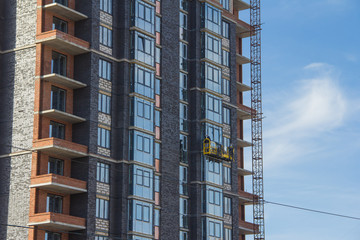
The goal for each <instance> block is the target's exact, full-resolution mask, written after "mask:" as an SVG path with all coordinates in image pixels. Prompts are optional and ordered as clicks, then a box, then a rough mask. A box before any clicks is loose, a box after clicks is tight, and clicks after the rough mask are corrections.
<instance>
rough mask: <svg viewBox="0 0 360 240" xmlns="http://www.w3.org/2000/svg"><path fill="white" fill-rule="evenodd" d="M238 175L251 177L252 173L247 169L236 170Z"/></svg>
mask: <svg viewBox="0 0 360 240" xmlns="http://www.w3.org/2000/svg"><path fill="white" fill-rule="evenodd" d="M237 170H238V173H239V175H240V176H248V175H252V174H253V173H252V171H249V170H247V169H244V168H238V169H237Z"/></svg>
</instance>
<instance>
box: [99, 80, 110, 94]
mask: <svg viewBox="0 0 360 240" xmlns="http://www.w3.org/2000/svg"><path fill="white" fill-rule="evenodd" d="M99 88H101V89H103V90H105V91H108V92H111V82H110V81H108V80H105V79H102V78H100V79H99Z"/></svg>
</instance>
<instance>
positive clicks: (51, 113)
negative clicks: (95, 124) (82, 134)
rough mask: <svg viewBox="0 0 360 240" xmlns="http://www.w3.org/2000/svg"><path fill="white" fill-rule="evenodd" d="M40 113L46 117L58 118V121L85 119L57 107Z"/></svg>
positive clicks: (72, 121) (71, 121) (76, 121)
mask: <svg viewBox="0 0 360 240" xmlns="http://www.w3.org/2000/svg"><path fill="white" fill-rule="evenodd" d="M40 114H41V115H43V116H45V117H48V118H54V119H58V120H60V121H64V122H69V123H71V124H74V123H80V122H85V121H86V119H85V118H82V117H78V116H75V115H73V114H71V113H67V112H63V111H60V110H57V109H49V110H45V111H41V112H40Z"/></svg>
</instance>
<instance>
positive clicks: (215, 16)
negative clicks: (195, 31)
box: [202, 3, 221, 34]
mask: <svg viewBox="0 0 360 240" xmlns="http://www.w3.org/2000/svg"><path fill="white" fill-rule="evenodd" d="M202 27H205V28H207V29H209V30H211V31H213V32H215V33H217V34H221V11H220V10H219V9H217V8H215V7H213V6H211V5H210V4H208V3H204V4H203V7H202Z"/></svg>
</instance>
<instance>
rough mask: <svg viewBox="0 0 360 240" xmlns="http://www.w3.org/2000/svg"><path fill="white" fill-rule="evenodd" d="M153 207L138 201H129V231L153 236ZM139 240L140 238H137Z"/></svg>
mask: <svg viewBox="0 0 360 240" xmlns="http://www.w3.org/2000/svg"><path fill="white" fill-rule="evenodd" d="M152 213H153V206H152V204H150V203H145V202H141V201H138V200H130V201H129V215H130V216H129V220H130V222H129V230H130V231H135V232H141V233H145V234H150V235H152V233H153V214H152ZM135 239H138V238H135Z"/></svg>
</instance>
